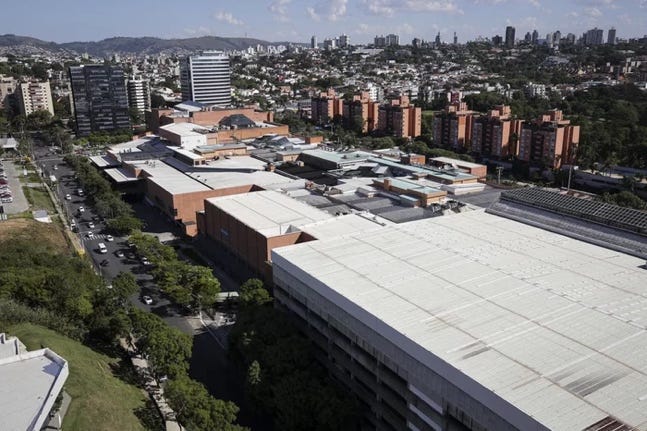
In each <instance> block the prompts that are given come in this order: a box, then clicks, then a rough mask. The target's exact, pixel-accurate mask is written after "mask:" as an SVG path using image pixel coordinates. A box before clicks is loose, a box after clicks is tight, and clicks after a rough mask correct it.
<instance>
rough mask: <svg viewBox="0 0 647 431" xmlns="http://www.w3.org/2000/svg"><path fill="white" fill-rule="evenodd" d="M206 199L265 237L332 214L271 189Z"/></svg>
mask: <svg viewBox="0 0 647 431" xmlns="http://www.w3.org/2000/svg"><path fill="white" fill-rule="evenodd" d="M207 201H208V202H210V203H211V204H213V205H215V206H216V207H217V208H219V209H220V210H222V211H224V212H226V213H228V214H231V215H233V216H235V217H236V219H238V220H239V221H240V222H242V223H243V224H245V225H247V226H249V227H250V228H252V229H254V230H256V231H257V232H259V233H260V234H261V235H263V236H265V237H272V236H278V235H283V234H286V233H288V232H293V231H294V229H295V228H297V229H298V228H299V227H301V226H303V225H306V224H310V223H313V222H316V221H321V220H326V219H329V218H331V217H334V216H332V215H330V214H328V213H327V212H325V211H321V210H319V209H317V208H315V207H312V206H310V205H308V204H305V203H303V202H300V201H298V200H296V199H293V198H291V197H289V196H287V195H284V194H283V193H279V192H275V191H272V190H265V191H260V192H252V193H245V194H240V195H231V196H223V197H217V198H211V199H207Z"/></svg>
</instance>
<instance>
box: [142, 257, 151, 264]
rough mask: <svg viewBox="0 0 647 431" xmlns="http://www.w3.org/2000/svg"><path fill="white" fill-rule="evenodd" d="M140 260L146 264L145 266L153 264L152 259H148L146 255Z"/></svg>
mask: <svg viewBox="0 0 647 431" xmlns="http://www.w3.org/2000/svg"><path fill="white" fill-rule="evenodd" d="M140 262H141V263H142V264H144V265H145V266H148V265H152V263H151V261H150V260H148V258H147V257H146V256H142V258H141V259H140Z"/></svg>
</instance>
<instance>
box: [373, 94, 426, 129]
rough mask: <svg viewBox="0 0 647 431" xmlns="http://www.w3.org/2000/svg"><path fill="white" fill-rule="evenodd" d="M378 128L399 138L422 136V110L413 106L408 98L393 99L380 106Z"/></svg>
mask: <svg viewBox="0 0 647 431" xmlns="http://www.w3.org/2000/svg"><path fill="white" fill-rule="evenodd" d="M376 128H377V130H381V131H383V132H384V133H386V134H388V135H391V136H395V137H397V138H414V137H416V136H420V133H421V130H422V109H421V108H417V107H415V106H413V105H411V104H410V103H409V98H408V97H407V96H400V97H398V98H394V99H391V100H389V101H388V102H387V103H385V104H383V105H381V106H380V108H379V112H378V122H377V127H376Z"/></svg>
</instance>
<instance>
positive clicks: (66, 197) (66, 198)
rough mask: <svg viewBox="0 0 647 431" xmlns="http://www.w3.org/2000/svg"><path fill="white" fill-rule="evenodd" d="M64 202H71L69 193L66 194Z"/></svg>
mask: <svg viewBox="0 0 647 431" xmlns="http://www.w3.org/2000/svg"><path fill="white" fill-rule="evenodd" d="M65 200H66V201H71V200H72V195H71V194H69V193H68V194H66V195H65Z"/></svg>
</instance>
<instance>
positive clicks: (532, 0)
mask: <svg viewBox="0 0 647 431" xmlns="http://www.w3.org/2000/svg"><path fill="white" fill-rule="evenodd" d="M529 2H530V4H531V5H533V6H534V7H536V8H540V7H541V3H539V0H529Z"/></svg>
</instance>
